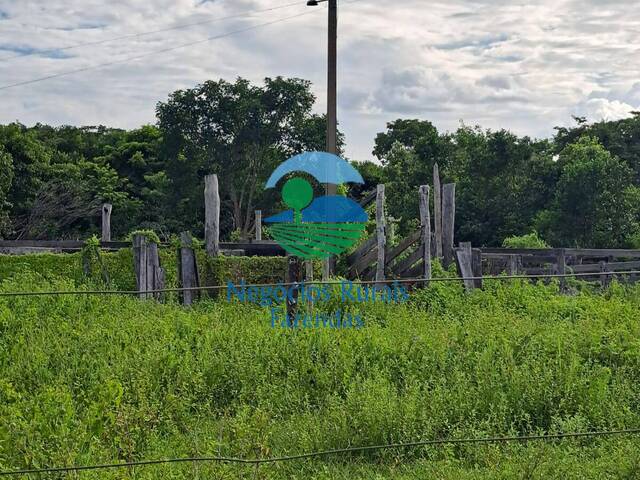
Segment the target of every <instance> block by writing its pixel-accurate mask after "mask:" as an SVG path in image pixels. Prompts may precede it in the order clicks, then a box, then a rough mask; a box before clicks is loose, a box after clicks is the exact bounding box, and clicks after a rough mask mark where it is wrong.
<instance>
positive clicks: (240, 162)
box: [0, 77, 640, 248]
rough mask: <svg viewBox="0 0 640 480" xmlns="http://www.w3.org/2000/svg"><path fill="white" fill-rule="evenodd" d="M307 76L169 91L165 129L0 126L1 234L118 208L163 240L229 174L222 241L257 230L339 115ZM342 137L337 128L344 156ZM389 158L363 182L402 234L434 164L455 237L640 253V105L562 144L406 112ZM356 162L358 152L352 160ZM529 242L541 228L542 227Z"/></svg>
mask: <svg viewBox="0 0 640 480" xmlns="http://www.w3.org/2000/svg"><path fill="white" fill-rule="evenodd" d="M310 87H311V85H310V83H309V82H308V81H305V80H301V79H291V78H282V77H276V78H266V79H265V80H264V82H263V83H262V84H260V85H255V84H251V83H250V82H249V81H247V80H245V79H242V78H239V79H237V80H236V81H234V82H227V81H225V80H219V81H207V82H204V83H203V84H201V85H197V86H196V87H194V88H191V89H186V90H178V91H175V92H173V93H171V94H170V95H169V96H168V98H167V99H166V100H165V101H161V102H159V103H158V104H157V106H156V117H157V121H156V124H155V125H145V126H142V127H140V128H137V129H133V130H124V129H116V128H108V127H104V126H84V127H74V126H61V127H52V126H48V125H42V124H37V125H35V126H33V127H26V126H24V125H21V124H19V123H11V124H8V125H0V238H24V239H27V238H29V239H64V238H87V237H88V236H90V235H91V234H93V233H96V232H98V229H99V212H100V205H101V204H102V203H104V202H109V203H112V204H113V205H114V210H113V220H112V228H113V234H114V236H115V237H116V238H118V237H120V238H123V237H125V236H126V235H127V234H128V233H129V232H131V231H133V230H136V229H153V230H155V231H156V232H157V233H158V234H159V235H160V236H161V237H162V238H164V239H168V238H169V237H170V236H171V235H172V234H176V233H179V232H180V231H183V230H191V231H192V232H193V233H194V234H196V235H202V232H203V218H204V212H203V208H204V205H203V196H202V191H203V179H204V176H205V175H206V174H209V173H217V174H218V176H219V179H220V188H221V194H222V197H223V201H224V205H223V215H222V216H221V221H222V226H221V227H222V234H223V237H226V238H228V239H230V238H247V237H249V236H250V234H251V231H252V229H253V212H254V210H256V209H262V210H263V211H264V212H265V214H268V213H270V212H276V211H279V210H281V209H282V205H280V199H279V197H278V195H277V192H275V191H273V190H268V191H265V190H264V188H263V187H264V184H265V182H266V179H267V178H268V176H269V174H270V173H271V171H272V170H273V169H274V168H275V167H276V166H277V165H278V164H279V163H280V162H282V161H284V160H285V159H287V158H288V157H290V156H291V155H294V154H296V153H299V152H302V151H308V150H324V144H325V140H324V139H325V128H326V120H325V118H324V116H321V115H317V114H314V113H313V112H312V109H313V106H314V102H315V100H316V99H315V97H314V95H313V94H312V93H311V89H310ZM343 146H344V137H343V135H342V134H340V135H339V148H340V150H341V151H342V148H343ZM373 155H374V156H375V157H376V159H377V160H378V161H377V162H358V163H357V165H356V166H357V168H358V169H359V171H360V172H361V173H362V175H363V177H364V179H365V184H364V185H354V186H350V188H349V192H347V193H348V194H349V195H350V196H352V197H354V198H356V199H358V198H360V197H362V196H364V195H366V194H367V193H368V192H370V191H371V190H372V189H373V188H375V185H376V184H378V183H385V184H386V185H387V191H388V195H387V198H388V204H387V209H388V212H387V214H388V216H389V217H390V218H391V222H392V223H394V224H396V225H397V228H396V231H397V232H398V234H399V235H400V236H402V235H404V234H407V233H409V232H410V231H412V229H414V228H416V227H417V222H418V195H417V189H418V187H419V186H420V185H423V184H431V183H432V169H433V166H434V164H435V163H438V165H439V167H440V172H441V176H442V177H443V181H445V182H456V183H457V198H456V203H457V218H456V222H457V225H456V236H457V238H458V239H461V240H467V241H471V242H472V243H473V244H474V245H478V246H481V245H482V246H499V245H502V244H503V242H504V241H505V239H507V238H509V237H514V236H516V237H517V236H522V238H534V239H536V241H539V242H542V241H544V242H546V243H547V244H549V245H553V246H565V247H571V246H580V247H593V248H598V247H610V248H613V247H637V248H640V114H638V112H635V113H634V114H633V115H632V116H631V117H630V118H628V119H624V120H618V121H609V122H606V121H602V122H597V123H588V122H587V121H586V119H584V118H575V125H574V126H573V127H570V128H556V133H555V135H554V136H553V137H552V138H549V139H532V138H529V137H527V136H518V135H515V134H514V133H512V132H510V131H508V130H504V129H503V130H497V131H493V130H486V129H482V128H481V127H477V126H476V127H471V126H466V125H461V126H460V127H459V128H458V129H457V130H456V131H454V132H439V131H438V130H437V128H436V127H435V126H434V125H433V124H432V123H431V122H429V121H426V120H416V119H398V120H395V121H393V122H390V123H388V124H387V125H386V129H385V130H384V131H383V132H381V133H379V134H378V135H377V136H376V138H375V146H374V150H373ZM352 160H357V159H352ZM534 232H535V234H533V235H532V233H534Z"/></svg>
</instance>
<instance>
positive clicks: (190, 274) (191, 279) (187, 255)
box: [179, 232, 200, 305]
mask: <svg viewBox="0 0 640 480" xmlns="http://www.w3.org/2000/svg"><path fill="white" fill-rule="evenodd" d="M179 269H180V271H179V278H180V286H181V287H182V288H198V287H199V286H200V279H199V277H198V265H197V263H196V254H195V252H194V251H193V239H192V237H191V232H182V233H181V234H180V263H179ZM197 298H198V291H197V290H184V291H183V292H182V303H184V304H185V305H191V304H192V303H193V301H194V300H195V299H197Z"/></svg>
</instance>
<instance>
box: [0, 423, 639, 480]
mask: <svg viewBox="0 0 640 480" xmlns="http://www.w3.org/2000/svg"><path fill="white" fill-rule="evenodd" d="M638 433H640V428H629V429H621V430H600V431H591V432H569V433H555V434H546V435H542V434H541V435H523V436H509V437H484V438H443V439H436V440H422V441H416V442H408V443H389V444H384V445H368V446H363V447H348V448H338V449H333V450H322V451H318V452H309V453H301V454H298V455H287V456H281V457H268V458H239V457H219V456H216V457H182V458H164V459H156V460H140V461H133V462H126V463H106V464H101V465H77V466H70V467H50V468H40V469H25V470H5V471H0V476H9V475H27V474H37V473H60V472H78V471H86V470H105V469H112V468H126V467H137V466H148V465H160V464H169V463H189V462H219V463H238V464H245V465H260V464H265V463H281V462H291V461H295V460H306V459H309V458H315V457H322V456H327V455H338V454H343V453H355V452H366V451H373V450H388V449H394V448H411V447H425V446H432V445H445V444H449V445H456V444H458V445H459V444H480V443H507V442H530V441H550V440H560V439H565V438H593V437H606V436H613V435H635V434H638Z"/></svg>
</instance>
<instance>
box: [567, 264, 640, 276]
mask: <svg viewBox="0 0 640 480" xmlns="http://www.w3.org/2000/svg"><path fill="white" fill-rule="evenodd" d="M568 268H569V269H570V270H572V271H573V272H575V273H596V272H597V273H599V272H600V264H599V263H589V264H583V265H573V266H570V267H568ZM606 268H607V270H608V271H612V272H619V271H624V270H640V261H635V262H608V263H606Z"/></svg>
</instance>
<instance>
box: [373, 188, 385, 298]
mask: <svg viewBox="0 0 640 480" xmlns="http://www.w3.org/2000/svg"><path fill="white" fill-rule="evenodd" d="M376 235H377V239H378V261H377V265H376V278H375V280H376V282H381V281H383V280H384V279H385V274H384V266H385V262H386V260H385V253H386V252H385V249H386V245H387V240H386V225H385V219H384V185H378V188H377V193H376ZM376 286H379V284H377V283H376Z"/></svg>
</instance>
